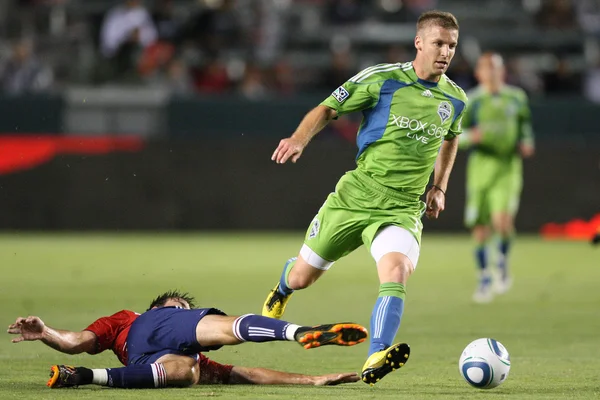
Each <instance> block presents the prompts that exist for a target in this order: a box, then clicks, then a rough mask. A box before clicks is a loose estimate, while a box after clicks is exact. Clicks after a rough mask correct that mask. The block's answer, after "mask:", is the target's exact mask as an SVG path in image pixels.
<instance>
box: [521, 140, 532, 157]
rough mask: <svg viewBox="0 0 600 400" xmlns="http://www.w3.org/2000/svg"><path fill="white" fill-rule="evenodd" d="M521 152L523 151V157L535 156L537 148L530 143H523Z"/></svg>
mask: <svg viewBox="0 0 600 400" xmlns="http://www.w3.org/2000/svg"><path fill="white" fill-rule="evenodd" d="M519 152H520V153H521V157H523V158H529V157H532V156H533V154H534V153H535V149H534V147H533V146H532V145H530V144H525V143H521V144H520V145H519Z"/></svg>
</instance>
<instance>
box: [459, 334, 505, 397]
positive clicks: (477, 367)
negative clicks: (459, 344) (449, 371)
mask: <svg viewBox="0 0 600 400" xmlns="http://www.w3.org/2000/svg"><path fill="white" fill-rule="evenodd" d="M458 369H459V370H460V374H461V375H462V377H463V378H464V379H465V381H467V383H468V384H469V385H471V386H473V387H476V388H478V389H492V388H495V387H496V386H499V385H501V384H502V383H503V382H504V381H505V380H506V378H507V377H508V371H510V355H509V354H508V351H507V350H506V347H504V346H503V345H502V343H500V342H498V341H497V340H494V339H489V338H483V339H477V340H474V341H473V342H471V343H469V345H468V346H467V347H466V348H465V349H464V350H463V352H462V354H461V356H460V360H459V362H458Z"/></svg>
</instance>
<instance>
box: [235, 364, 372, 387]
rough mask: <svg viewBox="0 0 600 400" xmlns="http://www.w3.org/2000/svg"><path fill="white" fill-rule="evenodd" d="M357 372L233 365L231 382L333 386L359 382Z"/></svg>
mask: <svg viewBox="0 0 600 400" xmlns="http://www.w3.org/2000/svg"><path fill="white" fill-rule="evenodd" d="M359 380H360V378H359V377H358V375H357V374H356V373H344V374H328V375H302V374H293V373H289V372H282V371H274V370H271V369H266V368H246V367H233V369H232V370H231V375H230V377H229V382H228V383H229V384H254V385H312V386H331V385H339V384H342V383H351V382H357V381H359Z"/></svg>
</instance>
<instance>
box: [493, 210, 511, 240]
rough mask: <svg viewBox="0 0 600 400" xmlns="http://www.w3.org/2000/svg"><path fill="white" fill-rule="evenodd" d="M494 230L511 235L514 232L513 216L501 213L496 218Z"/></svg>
mask: <svg viewBox="0 0 600 400" xmlns="http://www.w3.org/2000/svg"><path fill="white" fill-rule="evenodd" d="M494 222H495V224H494V225H495V227H494V230H495V231H496V233H498V234H499V235H501V236H509V235H511V234H512V232H513V229H514V226H513V221H512V217H510V216H509V215H501V216H498V217H497V218H496V219H495V221H494Z"/></svg>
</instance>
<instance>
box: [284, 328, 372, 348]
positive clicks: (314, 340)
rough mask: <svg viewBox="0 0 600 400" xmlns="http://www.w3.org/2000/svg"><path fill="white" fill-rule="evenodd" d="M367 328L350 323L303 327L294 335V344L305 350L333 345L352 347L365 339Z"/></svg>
mask: <svg viewBox="0 0 600 400" xmlns="http://www.w3.org/2000/svg"><path fill="white" fill-rule="evenodd" d="M367 336H368V333H367V328H365V327H364V326H362V325H358V324H355V323H352V322H341V323H338V324H329V325H317V326H312V327H309V326H303V327H300V328H298V330H297V331H296V333H295V335H294V339H296V342H298V343H300V344H301V345H302V347H304V348H305V349H312V348H314V347H320V346H326V345H328V344H335V345H338V346H354V345H355V344H359V343H362V342H364V341H365V340H366V339H367Z"/></svg>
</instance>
